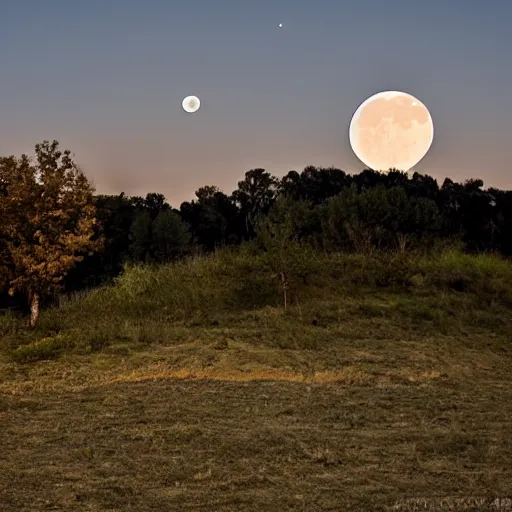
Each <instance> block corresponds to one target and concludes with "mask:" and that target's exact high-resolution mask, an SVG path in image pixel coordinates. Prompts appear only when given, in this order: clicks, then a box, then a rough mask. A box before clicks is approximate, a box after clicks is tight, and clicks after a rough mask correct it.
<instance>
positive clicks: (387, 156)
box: [349, 91, 434, 172]
mask: <svg viewBox="0 0 512 512" xmlns="http://www.w3.org/2000/svg"><path fill="white" fill-rule="evenodd" d="M349 139H350V146H351V147H352V151H354V153H355V154H356V156H357V158H359V160H361V161H362V162H363V163H364V164H365V165H367V166H368V167H369V168H370V169H373V170H376V171H389V170H390V169H398V170H400V171H404V172H407V171H409V170H410V169H411V168H412V167H414V166H415V165H416V164H417V163H418V162H419V161H420V160H421V159H422V158H423V157H424V156H425V155H426V154H427V152H428V150H429V149H430V146H431V145H432V141H433V140H434V124H433V123H432V117H431V116H430V112H429V111H428V109H427V107H426V106H425V105H424V104H423V103H421V101H419V100H418V99H417V98H415V97H414V96H411V95H410V94H407V93H405V92H399V91H385V92H379V93H377V94H375V95H373V96H371V97H370V98H368V99H367V100H365V101H364V102H363V103H361V105H360V106H359V108H358V109H357V110H356V112H355V114H354V116H353V117H352V120H351V122H350V128H349Z"/></svg>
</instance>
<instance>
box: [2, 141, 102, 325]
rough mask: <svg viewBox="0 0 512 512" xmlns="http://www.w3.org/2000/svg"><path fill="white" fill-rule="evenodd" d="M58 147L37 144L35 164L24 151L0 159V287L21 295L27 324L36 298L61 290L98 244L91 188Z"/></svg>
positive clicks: (36, 311) (36, 313) (37, 302)
mask: <svg viewBox="0 0 512 512" xmlns="http://www.w3.org/2000/svg"><path fill="white" fill-rule="evenodd" d="M58 146H59V143H58V142H57V141H53V142H52V143H50V142H48V141H44V142H42V143H41V144H37V145H36V146H35V153H36V158H35V163H34V162H33V160H32V159H30V158H29V157H28V156H27V155H22V156H21V158H16V157H14V156H10V157H7V158H2V159H0V183H1V190H2V193H1V194H0V239H1V240H2V241H3V242H2V244H1V246H0V251H1V252H2V256H3V257H2V262H3V268H2V274H1V277H0V279H1V281H2V282H0V288H2V287H3V288H7V289H8V291H9V294H10V295H14V294H15V293H16V292H22V293H24V294H25V295H26V296H27V298H28V301H29V305H30V319H29V325H30V326H31V327H33V326H35V325H36V323H37V320H38V317H39V308H40V300H41V298H42V297H44V296H46V295H49V294H51V293H54V292H55V291H56V290H57V289H59V288H62V281H63V279H64V277H65V276H66V274H67V273H68V271H69V270H70V269H71V268H73V266H74V265H75V264H76V263H77V262H78V261H81V260H82V259H83V256H84V254H85V253H92V252H94V251H95V250H97V249H98V248H100V247H101V244H102V240H101V239H97V240H94V239H93V238H94V234H95V232H94V226H95V223H96V218H95V207H94V204H93V192H94V188H93V186H92V185H91V184H90V183H89V182H88V180H87V178H86V177H85V175H84V173H83V172H82V171H81V170H79V168H78V167H77V165H76V164H75V163H74V162H73V159H72V158H71V153H70V151H69V150H65V151H63V152H61V151H60V150H59V149H58Z"/></svg>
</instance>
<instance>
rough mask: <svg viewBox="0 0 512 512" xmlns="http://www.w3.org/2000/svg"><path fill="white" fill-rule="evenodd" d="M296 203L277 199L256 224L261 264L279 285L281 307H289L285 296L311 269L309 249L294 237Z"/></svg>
mask: <svg viewBox="0 0 512 512" xmlns="http://www.w3.org/2000/svg"><path fill="white" fill-rule="evenodd" d="M297 205H298V203H296V202H294V201H293V200H291V199H287V198H284V197H281V196H280V197H278V198H277V200H276V202H275V203H274V205H273V206H272V208H271V210H270V212H269V214H268V216H265V217H260V218H259V219H258V221H257V223H256V234H257V240H258V242H259V244H260V245H261V246H262V247H263V249H264V250H265V255H264V262H265V264H266V266H267V267H268V268H269V269H270V272H271V275H272V277H273V278H274V279H276V280H277V281H278V282H279V285H280V288H281V291H282V293H283V305H284V307H285V308H286V307H287V306H288V303H289V292H290V291H291V290H293V289H294V288H295V287H296V286H297V285H298V283H299V281H301V280H305V279H306V277H307V276H308V275H309V274H310V273H311V271H312V270H313V269H314V256H313V255H312V250H311V247H309V246H308V245H307V244H305V243H303V242H301V241H300V240H299V237H298V233H297V230H298V226H297V224H298V219H297V218H296V215H294V213H301V212H300V211H297V212H295V211H294V207H295V208H297Z"/></svg>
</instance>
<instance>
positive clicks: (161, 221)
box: [152, 210, 191, 262]
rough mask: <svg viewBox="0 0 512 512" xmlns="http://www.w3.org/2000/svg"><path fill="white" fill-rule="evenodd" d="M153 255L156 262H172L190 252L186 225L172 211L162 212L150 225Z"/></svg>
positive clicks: (188, 233) (189, 239)
mask: <svg viewBox="0 0 512 512" xmlns="http://www.w3.org/2000/svg"><path fill="white" fill-rule="evenodd" d="M152 233H153V254H154V259H155V260H156V261H158V262H168V261H173V260H175V259H177V258H179V257H181V256H183V255H185V254H187V252H189V251H190V244H191V236H190V232H189V230H188V227H187V225H186V224H185V223H184V222H183V221H182V220H181V218H180V216H179V215H178V214H177V213H176V212H173V211H170V210H167V211H162V212H160V213H159V214H158V216H157V217H156V219H155V220H154V221H153V224H152Z"/></svg>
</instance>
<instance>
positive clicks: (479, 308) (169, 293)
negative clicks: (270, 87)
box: [0, 248, 512, 511]
mask: <svg viewBox="0 0 512 512" xmlns="http://www.w3.org/2000/svg"><path fill="white" fill-rule="evenodd" d="M295 256H296V258H295V259H296V260H297V261H303V262H306V263H307V264H303V265H302V266H301V267H300V269H299V270H294V272H295V274H293V275H292V276H291V279H290V287H289V289H288V290H287V292H288V307H286V308H284V307H283V290H282V288H281V286H280V280H279V275H276V273H275V272H274V271H275V268H274V267H273V266H272V264H269V261H268V258H266V257H265V256H263V255H261V254H258V253H255V252H253V251H251V249H250V248H242V249H241V250H239V251H236V252H229V251H220V252H218V253H217V254H215V255H212V256H209V257H201V258H196V259H192V260H188V261H186V262H182V263H178V264H175V265H167V266H159V267H143V266H135V267H131V268H127V269H126V271H125V273H124V274H123V275H122V276H121V277H120V278H119V279H118V282H117V283H116V284H115V285H114V286H108V287H103V288H100V289H97V290H94V291H92V292H90V293H89V294H88V295H87V296H85V297H83V298H81V299H80V300H76V301H70V302H69V303H67V304H64V305H63V306H61V307H60V308H54V309H50V310H47V311H44V312H43V314H42V316H41V321H40V324H39V326H38V328H37V329H35V330H32V331H28V330H26V329H24V328H23V327H22V325H21V320H20V319H18V318H16V317H12V316H4V317H0V336H1V351H0V415H1V417H2V433H1V434H0V435H1V436H2V437H3V439H0V445H1V446H3V447H4V448H3V451H2V459H3V461H2V472H1V473H0V497H1V498H2V502H3V504H4V505H3V508H2V510H6V511H11V510H12V511H14V510H16V511H21V510H44V509H49V510H84V511H85V510H88V511H90V510H93V511H96V510H98V511H99V510H102V511H105V510H111V511H114V510H116V511H117V510H119V511H121V510H122V511H131V510H133V511H146V510H148V511H149V510H151V511H160V510H162V511H164V510H165V511H167V510H209V511H211V510H215V511H228V510H229V511H231V510H244V511H245V510H248V511H249V510H258V511H262V510H268V511H273V510H275V511H285V510H297V511H299V510H300V511H306V510H307V511H321V510H347V511H348V510H385V509H386V508H385V507H386V506H391V505H393V504H394V503H395V504H396V502H397V501H399V500H405V499H408V498H411V499H412V498H422V497H428V499H429V500H430V502H429V503H431V504H432V506H433V507H434V504H435V498H436V497H448V498H450V499H451V500H452V502H454V500H455V498H456V497H461V496H462V497H464V496H465V497H466V498H468V499H469V498H470V497H473V498H475V499H476V498H483V497H487V498H489V499H490V498H496V497H498V498H500V497H501V498H510V497H511V496H510V489H512V469H510V468H511V466H510V460H512V438H511V437H510V432H511V431H512V421H511V418H512V385H511V384H512V378H511V376H510V367H511V362H512V357H511V356H512V263H511V262H509V261H505V260H502V259H499V258H497V257H494V256H488V255H487V256H468V255H463V254H461V253H459V252H457V251H455V250H447V251H444V252H442V253H439V254H435V255H431V256H425V255H420V254H411V253H409V254H391V253H386V254H384V253H378V254H375V255H346V254H345V255H343V254H338V255H328V254H320V253H319V254H315V255H314V257H312V256H311V255H310V254H296V255H295ZM5 447H6V448H5ZM466 503H469V501H467V500H466ZM479 506H480V507H481V508H478V509H477V508H474V509H472V510H491V508H484V505H482V504H480V505H479ZM403 507H405V508H400V507H399V506H398V507H397V508H395V509H396V510H407V509H408V508H407V507H406V506H405V505H403ZM409 507H410V506H409ZM410 509H411V508H409V510H410ZM431 510H436V509H435V508H431ZM438 510H440V509H439V508H438ZM459 510H471V509H470V508H459Z"/></svg>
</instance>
